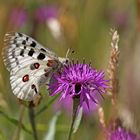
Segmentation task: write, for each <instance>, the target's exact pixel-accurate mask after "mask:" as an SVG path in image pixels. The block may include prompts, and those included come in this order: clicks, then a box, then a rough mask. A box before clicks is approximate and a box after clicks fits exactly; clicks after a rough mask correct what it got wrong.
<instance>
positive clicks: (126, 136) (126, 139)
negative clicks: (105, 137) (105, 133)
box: [109, 127, 140, 140]
mask: <svg viewBox="0 0 140 140" xmlns="http://www.w3.org/2000/svg"><path fill="white" fill-rule="evenodd" d="M109 140H140V138H138V137H137V135H136V134H134V133H132V132H130V131H126V130H125V129H124V128H122V127H118V128H117V129H116V130H115V131H113V132H112V133H111V136H110V138H109Z"/></svg>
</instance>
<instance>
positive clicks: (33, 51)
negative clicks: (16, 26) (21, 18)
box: [3, 32, 68, 101]
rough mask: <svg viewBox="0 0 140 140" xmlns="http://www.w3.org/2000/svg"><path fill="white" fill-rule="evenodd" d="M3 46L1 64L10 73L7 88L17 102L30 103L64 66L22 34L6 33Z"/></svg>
mask: <svg viewBox="0 0 140 140" xmlns="http://www.w3.org/2000/svg"><path fill="white" fill-rule="evenodd" d="M4 42H5V45H6V47H5V48H4V49H3V60H4V64H5V65H6V67H7V69H8V71H9V72H10V84H11V88H12V91H13V93H14V95H16V96H17V98H19V99H21V100H27V101H32V100H33V99H34V97H36V96H38V94H39V87H40V86H41V85H45V84H46V83H47V82H49V80H50V77H51V76H52V74H53V73H54V72H56V71H58V70H59V69H60V68H61V67H62V66H63V65H64V64H66V63H67V62H68V59H67V58H61V57H58V56H57V55H56V54H55V53H54V52H52V51H50V50H49V49H47V48H44V47H43V46H42V45H41V44H39V43H38V42H37V41H35V40H34V39H33V38H31V37H29V36H27V35H25V34H22V33H17V32H11V33H7V34H6V35H5V39H4Z"/></svg>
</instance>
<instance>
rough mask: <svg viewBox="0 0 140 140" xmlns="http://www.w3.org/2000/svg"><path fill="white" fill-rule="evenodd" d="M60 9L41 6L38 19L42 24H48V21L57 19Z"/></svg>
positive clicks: (37, 14) (37, 12)
mask: <svg viewBox="0 0 140 140" xmlns="http://www.w3.org/2000/svg"><path fill="white" fill-rule="evenodd" d="M57 13H58V9H57V7H55V6H40V7H39V8H38V9H37V10H36V14H35V15H36V19H37V20H38V21H40V22H46V20H48V19H51V18H56V17H57Z"/></svg>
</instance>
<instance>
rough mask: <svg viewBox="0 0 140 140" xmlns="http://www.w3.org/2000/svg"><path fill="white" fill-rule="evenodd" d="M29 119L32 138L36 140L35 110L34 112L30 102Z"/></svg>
mask: <svg viewBox="0 0 140 140" xmlns="http://www.w3.org/2000/svg"><path fill="white" fill-rule="evenodd" d="M29 119H30V123H31V126H32V131H33V137H34V140H38V136H37V131H36V124H35V112H34V106H33V105H32V103H31V104H30V105H29Z"/></svg>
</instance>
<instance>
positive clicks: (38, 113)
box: [35, 95, 59, 117]
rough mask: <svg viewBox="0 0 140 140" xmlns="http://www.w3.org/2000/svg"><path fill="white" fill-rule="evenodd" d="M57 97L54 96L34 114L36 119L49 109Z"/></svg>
mask: <svg viewBox="0 0 140 140" xmlns="http://www.w3.org/2000/svg"><path fill="white" fill-rule="evenodd" d="M58 96H59V95H56V96H55V97H54V98H52V99H51V100H50V101H49V102H48V103H47V104H45V105H44V106H43V107H42V108H41V109H40V110H39V111H37V112H36V115H35V116H36V117H37V116H38V115H40V114H41V113H43V112H44V111H45V110H46V109H48V108H49V106H50V105H51V104H52V103H53V102H54V101H55V100H56V99H57V98H58Z"/></svg>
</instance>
